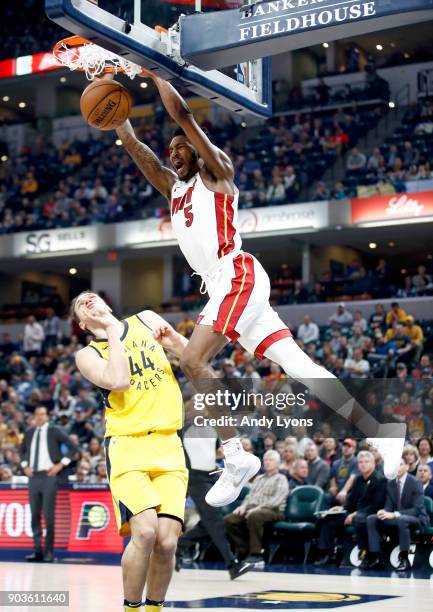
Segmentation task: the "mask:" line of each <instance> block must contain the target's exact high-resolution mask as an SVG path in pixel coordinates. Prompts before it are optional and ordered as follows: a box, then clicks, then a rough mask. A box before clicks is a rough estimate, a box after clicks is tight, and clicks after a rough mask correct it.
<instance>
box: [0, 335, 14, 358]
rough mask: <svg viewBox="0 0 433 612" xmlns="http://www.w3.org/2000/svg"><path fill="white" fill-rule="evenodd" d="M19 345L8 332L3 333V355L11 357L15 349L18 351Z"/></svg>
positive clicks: (1, 344) (1, 351)
mask: <svg viewBox="0 0 433 612" xmlns="http://www.w3.org/2000/svg"><path fill="white" fill-rule="evenodd" d="M17 348H18V345H17V344H16V342H14V341H13V340H12V336H11V335H10V334H8V333H6V332H4V333H3V334H2V340H1V343H0V355H2V356H3V357H9V356H10V355H12V353H13V352H14V351H16V350H17Z"/></svg>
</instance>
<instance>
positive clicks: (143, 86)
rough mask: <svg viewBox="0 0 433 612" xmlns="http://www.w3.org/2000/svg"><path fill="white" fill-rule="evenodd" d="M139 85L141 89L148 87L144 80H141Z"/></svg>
mask: <svg viewBox="0 0 433 612" xmlns="http://www.w3.org/2000/svg"><path fill="white" fill-rule="evenodd" d="M140 87H141V89H146V87H149V85H148V83H146V81H143V82H142V83H140Z"/></svg>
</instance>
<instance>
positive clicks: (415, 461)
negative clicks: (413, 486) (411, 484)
mask: <svg viewBox="0 0 433 612" xmlns="http://www.w3.org/2000/svg"><path fill="white" fill-rule="evenodd" d="M403 459H404V460H405V461H406V463H407V466H408V469H407V473H408V474H411V475H412V476H416V473H417V470H418V465H419V452H418V449H417V447H416V446H412V444H406V446H405V447H404V448H403Z"/></svg>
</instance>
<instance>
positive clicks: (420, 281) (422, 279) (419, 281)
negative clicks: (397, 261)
mask: <svg viewBox="0 0 433 612" xmlns="http://www.w3.org/2000/svg"><path fill="white" fill-rule="evenodd" d="M412 284H413V286H414V287H415V290H416V291H418V289H419V288H420V286H421V285H423V286H425V287H428V286H429V285H431V284H432V277H431V275H430V274H427V268H426V267H425V266H423V265H421V266H418V273H417V274H415V276H414V277H413V278H412Z"/></svg>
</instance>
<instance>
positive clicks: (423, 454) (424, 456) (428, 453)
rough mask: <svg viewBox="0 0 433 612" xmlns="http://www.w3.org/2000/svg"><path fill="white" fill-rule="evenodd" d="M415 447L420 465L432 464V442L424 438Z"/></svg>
mask: <svg viewBox="0 0 433 612" xmlns="http://www.w3.org/2000/svg"><path fill="white" fill-rule="evenodd" d="M416 447H417V449H418V453H419V462H420V463H421V464H422V465H424V464H426V463H433V442H432V441H431V440H430V438H427V437H425V436H423V437H421V438H420V439H419V440H418V442H417V443H416Z"/></svg>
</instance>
